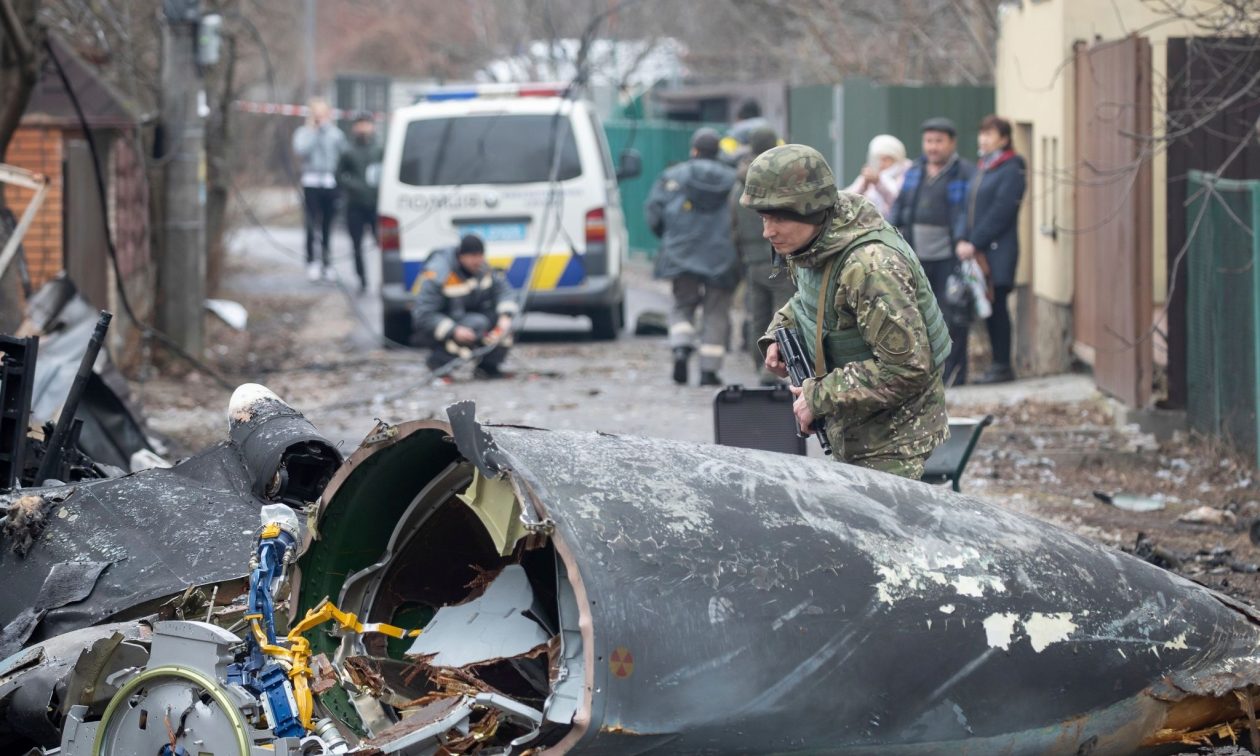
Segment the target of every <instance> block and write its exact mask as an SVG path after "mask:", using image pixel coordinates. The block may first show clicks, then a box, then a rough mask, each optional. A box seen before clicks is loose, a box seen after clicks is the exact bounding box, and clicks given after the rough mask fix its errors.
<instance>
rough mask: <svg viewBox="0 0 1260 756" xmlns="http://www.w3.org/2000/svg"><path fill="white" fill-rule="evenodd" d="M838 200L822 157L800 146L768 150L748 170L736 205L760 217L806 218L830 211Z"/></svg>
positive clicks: (811, 149) (794, 145)
mask: <svg viewBox="0 0 1260 756" xmlns="http://www.w3.org/2000/svg"><path fill="white" fill-rule="evenodd" d="M838 197H839V194H838V192H837V191H836V177H835V175H834V174H832V172H831V166H829V165H827V161H826V160H825V159H824V158H823V156H822V153H820V152H819V151H818V150H816V149H814V148H813V147H807V146H805V145H803V144H784V145H780V146H778V147H775V148H773V149H770V150H767V151H765V152H763V153H761V155H759V156H758V157H757V159H756V160H753V161H752V164H751V165H749V166H748V177H747V178H746V179H745V180H744V194H743V196H741V197H740V198H739V204H741V205H743V206H744V207H747V208H751V209H753V210H756V211H757V212H759V213H774V212H784V213H788V214H791V215H796V216H801V217H808V216H815V215H818V214H819V213H823V212H825V211H827V210H830V209H831V207H832V206H833V205H835V204H836V200H837V198H838Z"/></svg>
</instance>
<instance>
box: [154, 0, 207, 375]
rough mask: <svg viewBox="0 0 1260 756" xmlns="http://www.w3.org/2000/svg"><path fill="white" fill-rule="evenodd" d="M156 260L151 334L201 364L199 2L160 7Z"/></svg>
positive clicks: (175, 0)
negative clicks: (155, 331)
mask: <svg viewBox="0 0 1260 756" xmlns="http://www.w3.org/2000/svg"><path fill="white" fill-rule="evenodd" d="M162 9H163V15H164V17H165V20H166V23H165V24H164V25H163V40H162V43H163V44H162V134H163V139H162V144H161V149H162V155H163V157H164V159H165V160H166V168H165V174H164V178H165V181H164V186H163V197H162V199H163V203H162V204H163V215H162V217H163V227H162V258H161V263H160V264H159V266H158V309H157V327H158V328H159V329H160V330H162V331H163V332H165V333H166V335H168V336H170V337H171V339H172V340H173V341H174V342H175V343H176V344H178V345H179V346H180V347H181V348H182V349H183V350H184V351H186V352H188V353H189V354H191V355H193V356H196V357H200V356H201V350H202V340H203V331H202V314H201V311H202V307H203V304H204V302H205V298H206V249H205V209H204V207H205V192H204V181H205V150H204V145H203V141H204V132H203V127H202V123H201V115H200V113H199V112H198V108H197V96H198V92H200V90H201V82H200V76H199V74H198V70H197V22H198V17H199V15H200V8H199V0H163V3H162Z"/></svg>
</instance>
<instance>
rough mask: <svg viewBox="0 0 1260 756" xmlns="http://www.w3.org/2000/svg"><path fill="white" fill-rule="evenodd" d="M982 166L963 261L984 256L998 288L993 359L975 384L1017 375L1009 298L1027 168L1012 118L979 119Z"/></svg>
mask: <svg viewBox="0 0 1260 756" xmlns="http://www.w3.org/2000/svg"><path fill="white" fill-rule="evenodd" d="M979 142H980V165H979V171H978V172H977V173H976V175H975V178H973V179H972V180H971V186H970V190H969V191H968V193H967V197H968V202H967V230H966V232H965V233H964V234H963V236H962V238H961V239H960V240H959V241H958V244H957V254H958V257H959V259H961V260H969V259H971V258H982V260H983V263H982V267H987V268H988V272H989V285H990V286H992V289H993V314H992V315H990V316H989V318H988V320H987V321H985V325H986V326H987V327H988V330H989V342H990V343H991V344H992V346H993V363H992V364H991V365H990V366H989V369H988V370H987V371H985V373H984V375H982V376H980V377H979V378H977V379H976V381H975V382H976V383H1003V382H1006V381H1011V380H1014V379H1015V371H1014V370H1013V369H1012V367H1011V313H1010V310H1009V309H1008V307H1007V299H1008V298H1009V297H1010V294H1011V291H1012V290H1013V289H1014V288H1015V266H1016V264H1018V262H1019V229H1018V226H1017V221H1018V220H1019V205H1020V202H1021V201H1022V200H1023V198H1024V189H1025V186H1026V181H1027V177H1026V174H1027V171H1028V169H1027V167H1026V166H1025V164H1024V159H1023V158H1022V157H1020V156H1019V155H1016V154H1015V150H1013V149H1011V122H1010V121H1008V120H1006V119H1005V118H999V117H998V116H996V115H990V116H986V117H985V119H984V120H982V121H981V122H980V136H979Z"/></svg>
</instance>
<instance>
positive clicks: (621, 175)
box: [617, 149, 643, 181]
mask: <svg viewBox="0 0 1260 756" xmlns="http://www.w3.org/2000/svg"><path fill="white" fill-rule="evenodd" d="M640 173H643V156H642V155H640V154H639V151H638V150H635V149H629V150H622V151H621V155H620V156H618V158H617V180H618V181H622V180H624V179H632V178H634V177H635V176H638V175H639V174H640Z"/></svg>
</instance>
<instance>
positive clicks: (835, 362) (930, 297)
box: [792, 225, 950, 374]
mask: <svg viewBox="0 0 1260 756" xmlns="http://www.w3.org/2000/svg"><path fill="white" fill-rule="evenodd" d="M867 244H883V245H884V246H886V247H889V248H890V249H893V250H896V251H897V253H898V254H900V255H901V256H902V257H904V258H905V259H906V260H908V261H910V262H912V263H914V264H913V265H912V266H911V269H912V270H913V271H914V290H915V299H916V301H917V303H918V305H919V314H920V315H922V316H923V323H924V325H926V326H927V333H928V341H929V343H930V344H931V345H932V367H933V368H938V367H940V366H941V365H942V364H944V363H945V358H946V357H948V356H949V350H950V338H949V329H948V328H947V327H946V325H945V318H944V317H943V316H942V315H941V310H940V308H939V307H938V306H937V304H936V296H935V295H934V294H933V293H932V287H931V285H930V284H928V280H927V275H926V274H924V272H923V267H922V266H921V265H919V264H918V259H917V258H916V257H915V254H914V250H912V249H910V245H909V244H906V241H905V239H903V238H901V234H899V233H897V230H896V229H894V228H892V227H891V226H888V225H883V226H881V227H880V228H877V229H873V230H871V231H868V232H866V233H864V234H862V235H861V236H859V237H858V238H856V239H854V240H853V241H852V242H850V243H849V245H848V246H847V247H846V248H845V249H844V251H843V252H841V253H840V254H839V255H837V256H836V257H833V258H832V259H831V261H829V262H828V264H827V265H824V266H822V267H820V268H805V267H800V266H793V267H794V268H795V271H794V273H795V279H796V290H797V292H798V294H799V296H796V297H793V298H792V313H793V315H794V316H795V317H796V329H797V331H798V332H799V333H800V337H801V344H802V346H804V347H805V349H807V350H809V353H810V356H811V357H812V358H813V363H814V369H815V371H816V372H819V373H820V374H821V373H823V372H830V371H832V370H835V369H836V368H840V367H844V366H845V365H847V364H849V363H850V362H861V361H862V360H869V359H872V358H873V357H874V356H875V353H874V352H872V351H871V348H870V346H869V345H867V343H866V340H865V339H863V338H862V331H861V330H860V329H859V328H858V327H857V325H856V324H854V326H853V327H852V328H844V329H838V328H836V325H835V324H836V320H837V317H838V313H837V312H836V297H835V291H836V286H837V285H838V282H839V280H840V272H841V270H843V268H844V263H845V260H847V259H848V257H849V255H851V254H853V252H854V250H856V249H858V248H859V247H864V246H866V245H867ZM823 276H826V277H827V280H826V281H823ZM823 295H825V299H824V300H823V307H822V314H823V320H824V324H825V327H824V328H823V338H822V341H821V343H822V346H823V355H824V356H825V357H826V359H825V360H819V359H818V357H817V355H816V354H815V350H816V348H817V347H816V345H817V344H818V343H819V340H818V323H817V318H818V312H819V308H818V304H819V300H818V297H819V296H823ZM820 362H821V363H822V364H821V365H820V364H819V363H820Z"/></svg>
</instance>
